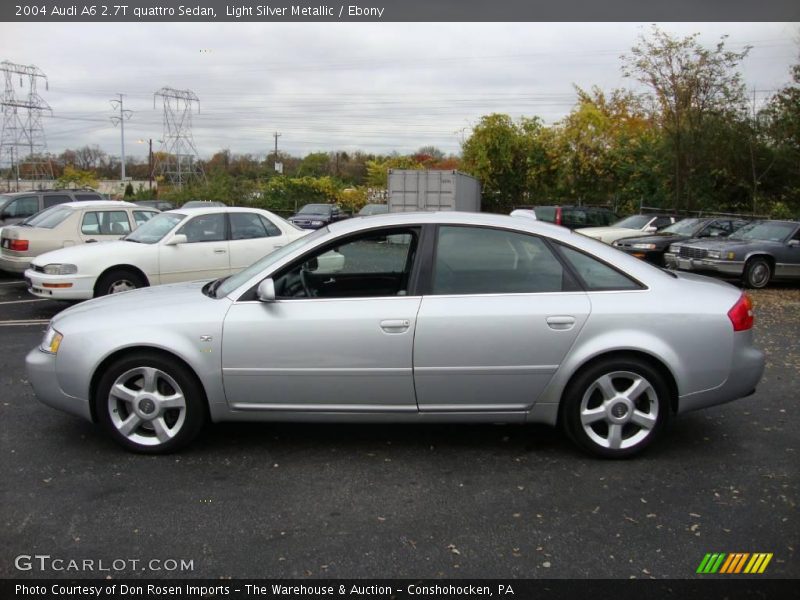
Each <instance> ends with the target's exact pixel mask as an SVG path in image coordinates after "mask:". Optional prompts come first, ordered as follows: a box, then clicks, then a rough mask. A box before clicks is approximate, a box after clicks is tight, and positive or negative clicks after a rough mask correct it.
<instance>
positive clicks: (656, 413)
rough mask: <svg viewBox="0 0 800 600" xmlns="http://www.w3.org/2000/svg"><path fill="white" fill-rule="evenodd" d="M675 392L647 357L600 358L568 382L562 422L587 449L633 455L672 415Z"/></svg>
mask: <svg viewBox="0 0 800 600" xmlns="http://www.w3.org/2000/svg"><path fill="white" fill-rule="evenodd" d="M634 386H635V387H634ZM670 395H671V394H670V388H669V386H668V385H667V383H666V381H665V379H664V376H663V375H662V374H661V373H660V372H659V371H658V370H656V369H655V368H653V367H652V366H650V364H648V363H647V362H645V361H643V360H641V359H638V358H635V357H629V358H609V359H607V360H601V361H599V362H597V363H595V364H593V365H590V366H589V367H588V368H586V369H584V370H582V371H580V372H579V373H578V374H577V375H576V376H575V377H574V378H573V380H572V381H570V383H569V385H567V388H566V390H565V391H564V396H563V398H562V400H561V413H560V416H561V423H562V426H563V427H564V429H565V431H566V433H567V435H568V436H569V437H570V438H571V439H572V440H573V441H574V442H575V443H576V444H577V445H578V446H579V447H581V448H582V449H583V450H585V451H586V452H588V453H590V454H593V455H595V456H600V457H603V458H628V457H630V456H634V455H635V454H638V453H639V452H641V451H642V450H644V449H645V448H646V447H647V446H649V445H650V444H651V443H652V441H653V440H654V439H655V438H656V437H658V435H659V433H660V432H661V430H662V429H663V427H664V423H665V422H666V421H667V418H668V417H669V410H670Z"/></svg>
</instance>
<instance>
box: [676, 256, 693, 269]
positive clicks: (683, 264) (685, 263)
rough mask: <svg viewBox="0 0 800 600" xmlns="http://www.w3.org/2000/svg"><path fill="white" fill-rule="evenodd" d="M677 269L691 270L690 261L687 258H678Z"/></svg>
mask: <svg viewBox="0 0 800 600" xmlns="http://www.w3.org/2000/svg"><path fill="white" fill-rule="evenodd" d="M678 268H679V269H691V268H692V260H691V259H689V258H679V259H678Z"/></svg>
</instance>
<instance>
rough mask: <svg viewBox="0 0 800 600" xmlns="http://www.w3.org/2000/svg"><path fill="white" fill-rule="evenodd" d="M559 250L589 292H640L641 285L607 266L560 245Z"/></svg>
mask: <svg viewBox="0 0 800 600" xmlns="http://www.w3.org/2000/svg"><path fill="white" fill-rule="evenodd" d="M559 250H560V251H561V254H562V255H563V256H564V258H566V259H567V261H568V262H569V264H570V265H572V268H573V269H575V271H576V272H577V273H578V276H579V277H580V278H581V280H583V283H584V286H585V287H586V289H587V290H589V291H608V290H639V289H641V287H642V286H641V285H639V284H638V283H637V282H636V281H634V280H633V279H631V278H630V277H628V276H627V275H623V274H622V273H620V272H619V271H617V270H616V269H614V268H612V267H609V266H608V265H607V264H605V263H603V262H601V261H599V260H597V259H596V258H592V257H591V256H589V255H588V254H584V253H583V252H578V251H577V250H573V249H572V248H569V247H567V246H562V245H560V244H559Z"/></svg>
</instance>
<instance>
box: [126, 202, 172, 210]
mask: <svg viewBox="0 0 800 600" xmlns="http://www.w3.org/2000/svg"><path fill="white" fill-rule="evenodd" d="M134 204H138V205H139V206H146V207H148V208H155V209H157V210H161V211H166V210H174V208H175V205H174V204H173V203H172V202H167V201H166V200H137V201H136V202H134Z"/></svg>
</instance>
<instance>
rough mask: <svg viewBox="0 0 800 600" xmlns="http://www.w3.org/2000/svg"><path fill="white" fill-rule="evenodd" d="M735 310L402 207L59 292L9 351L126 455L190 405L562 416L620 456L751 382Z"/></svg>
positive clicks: (531, 234)
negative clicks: (110, 283) (211, 259)
mask: <svg viewBox="0 0 800 600" xmlns="http://www.w3.org/2000/svg"><path fill="white" fill-rule="evenodd" d="M331 253H336V254H337V255H338V256H339V257H340V258H339V260H337V261H335V262H334V263H333V264H335V265H336V267H335V270H333V269H331V268H329V267H328V266H326V265H329V264H331V261H329V260H328V257H329V256H330V255H331ZM752 326H753V314H752V309H751V304H750V300H749V299H748V298H747V296H745V295H743V294H742V293H741V292H740V290H738V289H737V288H735V287H733V286H731V285H729V284H726V283H723V282H719V281H715V280H712V279H708V278H705V277H703V276H699V275H694V274H684V273H671V272H667V271H664V270H661V269H659V268H657V267H654V266H652V265H649V264H647V263H645V262H643V261H640V260H638V259H636V258H634V257H632V256H628V255H626V254H624V253H622V252H620V251H619V250H616V249H615V248H612V247H610V246H607V245H606V244H603V243H601V242H598V241H595V240H592V239H589V238H587V237H585V236H582V235H579V234H575V233H572V232H570V231H569V230H567V229H564V228H561V227H557V226H554V225H550V224H546V223H540V222H537V221H532V220H528V219H517V218H513V217H507V216H500V215H487V214H468V213H426V214H423V213H416V214H414V213H405V214H393V215H385V216H373V217H369V218H356V219H351V220H347V221H342V222H339V223H334V224H332V225H330V226H329V227H325V228H322V229H320V230H318V231H317V232H315V233H313V234H311V235H309V236H307V237H304V238H300V239H298V240H296V241H294V242H292V243H290V244H288V245H287V246H284V247H283V248H280V249H278V250H276V251H275V252H273V253H271V254H269V255H267V256H265V257H264V258H262V259H261V260H260V261H258V262H256V263H255V264H253V265H251V266H250V267H248V268H247V269H245V270H243V271H241V272H239V273H237V274H235V275H231V276H229V277H226V278H220V279H217V280H214V281H209V282H206V283H204V282H192V283H182V284H173V285H165V286H158V287H154V288H145V289H141V290H135V291H131V292H125V293H122V294H117V295H113V296H108V297H105V298H99V299H95V300H91V301H89V302H85V303H83V304H80V305H77V306H74V307H72V308H69V309H67V310H65V311H64V312H62V313H60V314H58V315H57V316H56V317H55V318H53V320H52V322H51V323H50V326H49V328H48V330H47V332H46V334H45V337H44V339H43V341H42V343H41V345H40V346H39V347H38V348H36V349H34V350H32V351H31V352H30V353H29V354H28V357H27V367H28V373H29V379H30V381H31V383H32V385H33V387H34V389H35V391H36V394H37V395H38V397H39V398H40V399H41V400H42V401H43V402H45V403H46V404H49V405H51V406H53V407H56V408H59V409H62V410H65V411H67V412H70V413H73V414H76V415H79V416H81V417H84V418H86V419H90V420H92V421H96V422H99V423H100V424H102V425H103V426H104V427H105V428H106V429H107V430H108V431H109V432H110V433H111V435H112V436H113V437H114V438H115V439H116V440H117V441H118V442H120V443H121V444H122V445H124V446H125V447H127V448H129V449H131V450H135V451H140V452H149V453H159V452H168V451H173V450H176V449H178V448H179V447H182V446H184V445H186V444H187V443H188V442H189V441H190V440H192V438H194V437H195V436H196V435H197V434H198V432H199V431H200V429H201V427H202V425H203V424H204V422H206V421H207V420H211V421H215V422H218V421H245V420H264V421H267V420H271V421H329V422H333V421H361V422H378V421H384V422H386V421H393V422H432V421H439V422H441V421H450V422H478V421H483V422H519V423H525V422H540V423H550V424H553V425H555V424H557V423H559V424H561V426H563V427H564V429H565V430H566V432H567V433H568V434H569V436H570V437H571V438H572V439H573V440H574V441H575V442H577V443H578V444H579V445H580V446H581V447H583V448H584V449H586V450H588V451H590V452H592V453H595V454H598V455H601V456H606V457H624V456H630V455H632V454H635V453H636V452H638V451H640V450H642V449H643V448H644V447H645V446H647V445H648V444H649V443H650V442H652V441H653V439H654V438H655V437H656V436H657V435H658V433H659V432H660V431H661V430H662V428H663V426H664V423H665V421H666V420H667V419H668V418H669V417H670V416H671V415H672V414H674V413H682V412H686V411H690V410H694V409H698V408H703V407H707V406H711V405H715V404H720V403H723V402H727V401H729V400H734V399H736V398H741V397H743V396H747V395H748V394H750V393H752V392H753V391H754V389H755V386H756V384H757V383H758V381H759V379H760V378H761V375H762V372H763V369H764V356H763V354H762V353H761V351H759V350H757V349H756V348H755V347H754V346H753V332H752Z"/></svg>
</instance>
